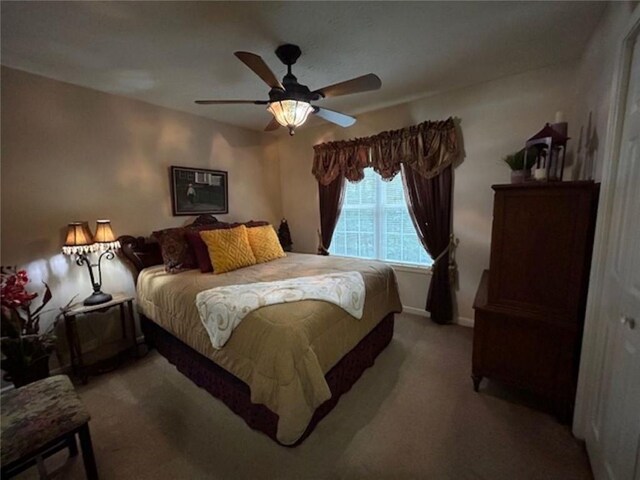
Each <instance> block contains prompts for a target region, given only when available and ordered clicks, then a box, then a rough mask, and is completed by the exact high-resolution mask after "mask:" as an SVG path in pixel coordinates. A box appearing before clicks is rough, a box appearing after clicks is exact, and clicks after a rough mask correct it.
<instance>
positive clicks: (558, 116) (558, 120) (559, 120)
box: [553, 110, 564, 123]
mask: <svg viewBox="0 0 640 480" xmlns="http://www.w3.org/2000/svg"><path fill="white" fill-rule="evenodd" d="M562 122H564V113H563V112H562V111H561V110H558V111H557V112H556V121H555V122H553V123H562Z"/></svg>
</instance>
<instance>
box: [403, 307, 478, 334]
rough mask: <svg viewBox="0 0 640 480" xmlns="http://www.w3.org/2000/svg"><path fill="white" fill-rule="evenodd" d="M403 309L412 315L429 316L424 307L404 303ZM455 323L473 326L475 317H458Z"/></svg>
mask: <svg viewBox="0 0 640 480" xmlns="http://www.w3.org/2000/svg"><path fill="white" fill-rule="evenodd" d="M402 311H403V313H410V314H411V315H418V316H419V317H427V318H428V317H429V312H427V311H426V310H424V309H422V308H416V307H407V306H406V305H403V306H402ZM453 323H454V324H456V325H460V326H461V327H469V328H473V319H471V318H466V317H458V319H457V320H456V321H454V322H453Z"/></svg>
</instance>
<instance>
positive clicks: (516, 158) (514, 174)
mask: <svg viewBox="0 0 640 480" xmlns="http://www.w3.org/2000/svg"><path fill="white" fill-rule="evenodd" d="M525 151H526V149H524V148H523V149H522V150H518V151H517V152H515V153H512V154H511V155H507V156H506V157H504V162H505V163H506V164H507V165H509V167H510V168H511V183H521V182H526V181H527V180H528V179H529V178H530V177H531V167H533V165H534V164H535V162H536V160H535V158H536V157H535V155H534V154H533V153H532V152H531V151H530V152H529V154H528V155H527V163H526V165H525V160H524V157H525Z"/></svg>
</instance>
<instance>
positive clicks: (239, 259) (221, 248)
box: [200, 225, 256, 273]
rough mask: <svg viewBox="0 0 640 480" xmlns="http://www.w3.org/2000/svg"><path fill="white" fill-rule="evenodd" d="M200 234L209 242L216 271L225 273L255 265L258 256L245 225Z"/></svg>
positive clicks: (209, 249)
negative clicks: (253, 249) (255, 254)
mask: <svg viewBox="0 0 640 480" xmlns="http://www.w3.org/2000/svg"><path fill="white" fill-rule="evenodd" d="M200 236H201V237H202V240H203V241H204V243H206V244H207V249H208V251H209V257H210V258H211V263H212V264H213V271H214V273H225V272H230V271H232V270H237V269H238V268H242V267H248V266H250V265H255V263H256V257H255V256H254V255H253V251H252V250H251V245H249V238H248V235H247V227H245V226H244V225H240V226H238V227H235V228H226V229H219V230H205V231H202V232H200Z"/></svg>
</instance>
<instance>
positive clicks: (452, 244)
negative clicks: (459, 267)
mask: <svg viewBox="0 0 640 480" xmlns="http://www.w3.org/2000/svg"><path fill="white" fill-rule="evenodd" d="M459 243H460V240H459V239H457V238H456V237H455V236H454V235H453V233H452V234H451V235H449V244H448V245H447V247H446V248H445V249H444V250H443V251H442V252H440V255H438V256H437V257H436V258H434V259H433V263H434V264H436V263H438V261H439V260H441V259H442V257H444V256H445V255H446V254H447V252H451V258H450V260H451V261H450V262H449V263H450V264H452V265H455V254H456V249H457V248H458V244H459Z"/></svg>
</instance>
